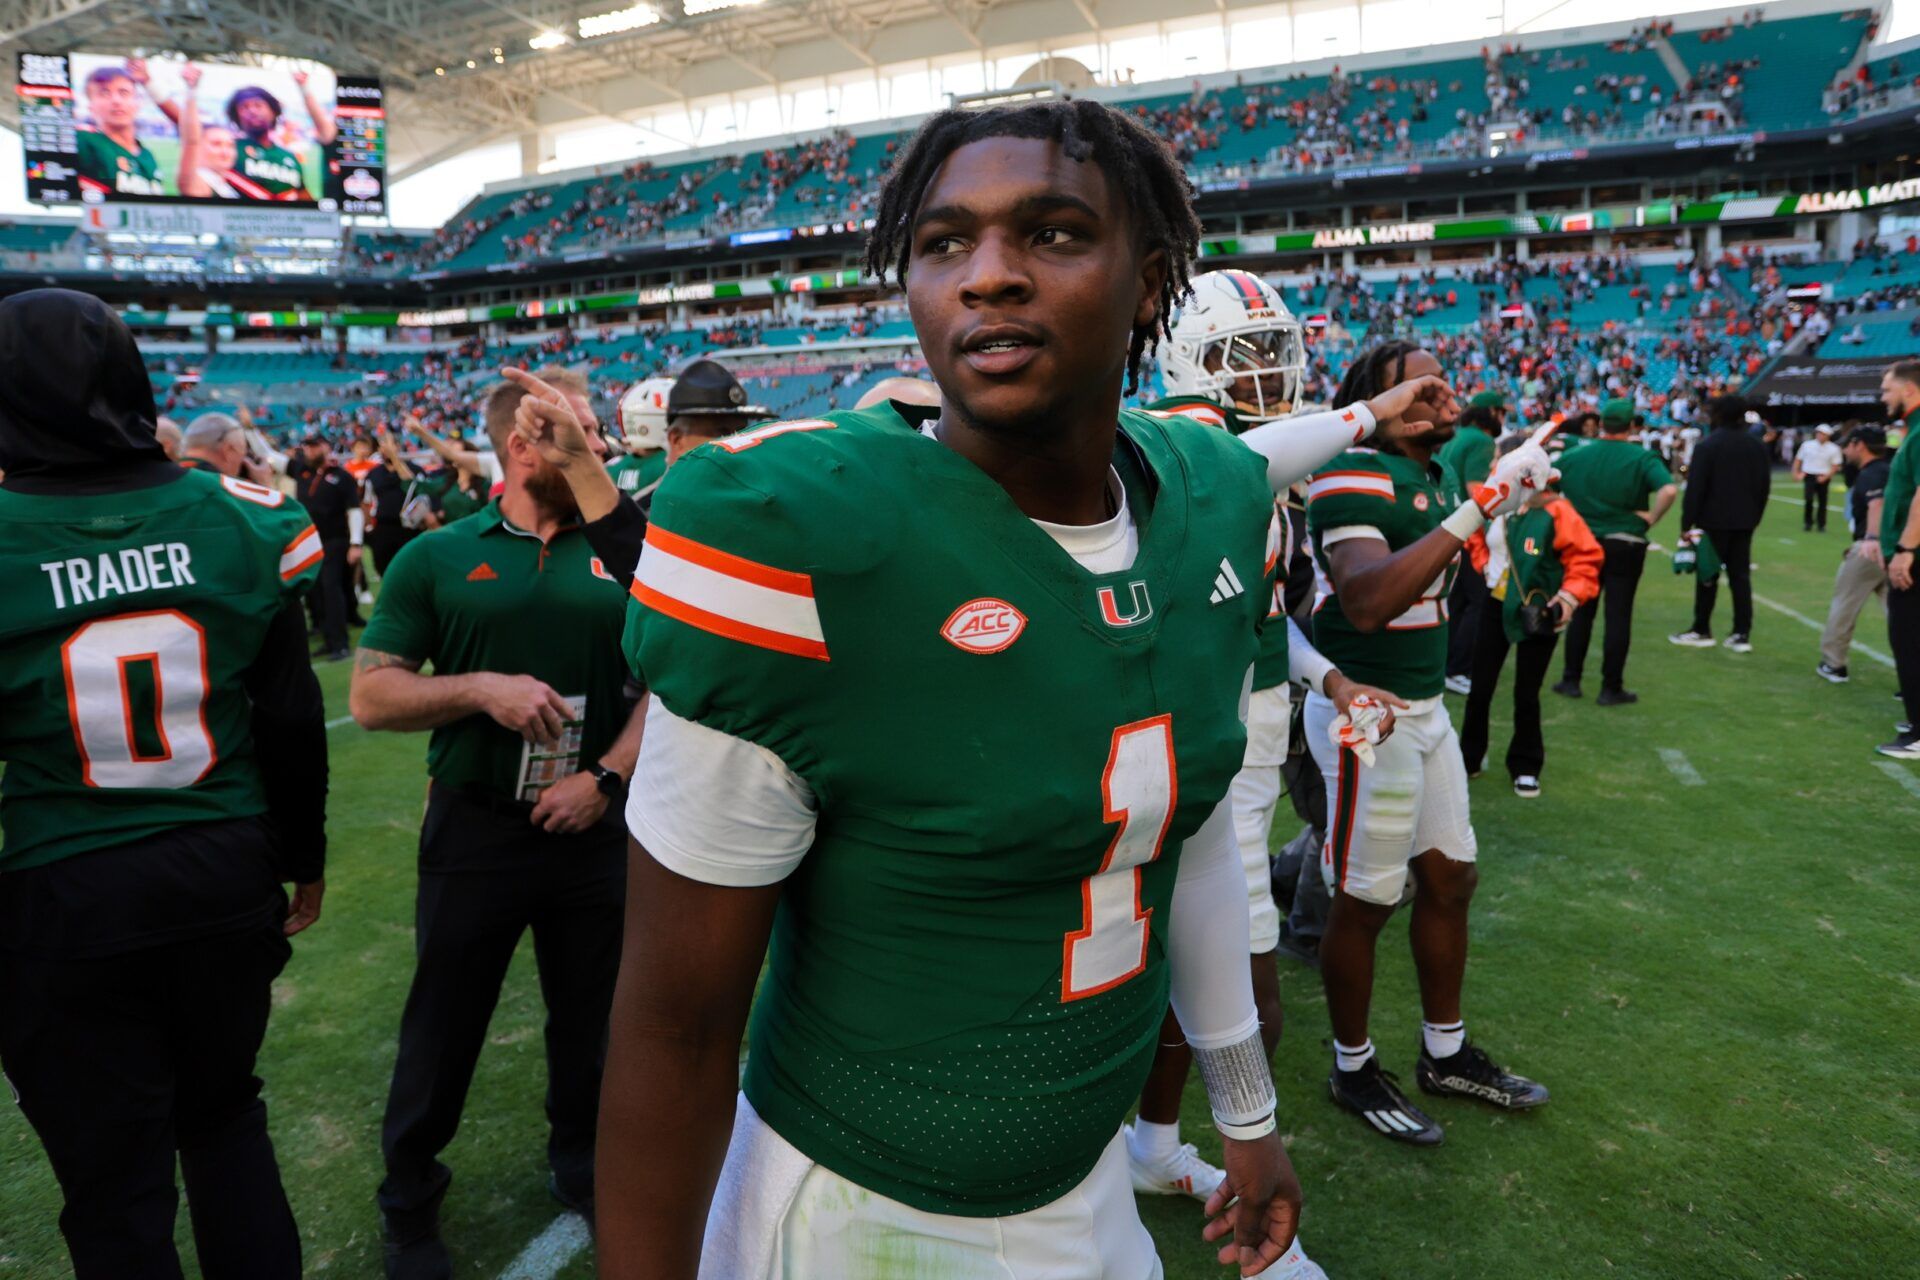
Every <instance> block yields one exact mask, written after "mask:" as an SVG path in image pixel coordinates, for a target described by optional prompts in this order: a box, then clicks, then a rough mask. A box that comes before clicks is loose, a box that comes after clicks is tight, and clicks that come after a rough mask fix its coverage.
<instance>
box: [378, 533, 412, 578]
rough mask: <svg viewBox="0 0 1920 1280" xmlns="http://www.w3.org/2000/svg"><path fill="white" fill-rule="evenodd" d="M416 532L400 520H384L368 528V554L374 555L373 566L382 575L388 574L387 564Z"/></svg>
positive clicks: (391, 561)
mask: <svg viewBox="0 0 1920 1280" xmlns="http://www.w3.org/2000/svg"><path fill="white" fill-rule="evenodd" d="M414 532H415V531H414V530H412V529H409V528H407V527H406V526H405V525H403V524H401V523H400V522H399V521H398V520H393V521H391V522H389V521H386V520H382V521H381V522H380V523H379V524H377V525H375V526H374V527H373V528H371V529H369V530H367V554H368V555H370V556H372V557H373V567H374V569H375V571H376V572H378V573H379V574H380V576H381V577H383V578H384V577H385V576H386V574H387V566H388V565H389V564H392V563H393V558H394V557H395V556H396V555H398V554H400V548H402V547H404V546H406V545H407V543H409V542H411V541H413V535H414Z"/></svg>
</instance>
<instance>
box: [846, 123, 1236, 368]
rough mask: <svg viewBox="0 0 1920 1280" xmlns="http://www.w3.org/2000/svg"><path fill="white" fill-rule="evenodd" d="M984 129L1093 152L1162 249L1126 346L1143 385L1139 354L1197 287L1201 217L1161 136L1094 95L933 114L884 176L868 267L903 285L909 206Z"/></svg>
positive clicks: (1077, 152) (1147, 243)
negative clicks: (1155, 300)
mask: <svg viewBox="0 0 1920 1280" xmlns="http://www.w3.org/2000/svg"><path fill="white" fill-rule="evenodd" d="M982 138H1043V139H1050V140H1052V141H1054V142H1057V143H1059V144H1060V149H1061V150H1062V151H1064V152H1066V154H1067V156H1068V158H1069V159H1073V160H1082V161H1083V160H1086V159H1088V158H1091V159H1092V160H1093V162H1094V163H1095V164H1097V165H1099V166H1100V170H1101V172H1103V173H1104V174H1106V176H1107V184H1108V185H1109V186H1110V187H1112V189H1113V191H1114V194H1115V195H1116V196H1118V197H1119V198H1120V199H1123V200H1125V201H1126V202H1127V209H1128V212H1129V214H1130V215H1131V217H1132V219H1133V231H1134V235H1135V237H1136V238H1137V240H1138V242H1139V244H1140V245H1141V247H1142V248H1143V249H1144V250H1146V251H1147V252H1152V251H1153V250H1155V249H1159V250H1160V251H1162V252H1163V253H1164V254H1165V255H1166V259H1167V278H1166V283H1165V284H1163V285H1162V286H1161V287H1160V298H1159V305H1158V306H1157V308H1156V309H1155V312H1154V318H1153V319H1152V320H1150V321H1148V322H1147V323H1146V324H1144V325H1141V326H1139V327H1138V328H1136V329H1135V330H1134V331H1133V340H1132V342H1131V343H1130V344H1129V346H1128V348H1127V393H1128V394H1129V395H1131V394H1132V393H1133V392H1134V391H1135V390H1137V389H1138V388H1139V385H1140V361H1141V357H1142V356H1143V355H1144V354H1145V353H1146V352H1147V351H1148V350H1150V349H1151V348H1152V347H1153V346H1155V345H1156V344H1157V343H1158V342H1159V340H1160V338H1161V336H1162V335H1164V334H1167V333H1168V332H1169V326H1170V325H1171V323H1172V318H1173V311H1174V308H1175V307H1176V306H1177V305H1178V304H1179V303H1180V302H1181V300H1182V299H1184V298H1186V297H1187V295H1188V294H1189V293H1191V292H1192V290H1191V289H1190V287H1189V286H1188V283H1187V278H1188V268H1189V266H1190V264H1191V263H1192V262H1193V259H1194V256H1195V255H1196V254H1197V253H1198V252H1199V250H1200V219H1199V218H1198V217H1197V216H1195V214H1194V212H1193V184H1192V183H1190V182H1188V181H1187V174H1186V170H1184V169H1182V168H1181V167H1180V162H1179V161H1177V160H1175V159H1174V158H1173V153H1172V152H1171V151H1169V150H1168V149H1167V146H1166V144H1165V143H1164V142H1162V141H1160V139H1158V138H1156V137H1154V136H1153V134H1151V133H1149V132H1147V130H1146V128H1145V127H1144V126H1142V125H1141V124H1139V123H1138V122H1137V121H1135V120H1134V119H1133V117H1132V116H1128V115H1124V114H1122V113H1121V112H1118V111H1115V110H1113V109H1112V108H1110V107H1105V106H1102V105H1101V104H1100V103H1098V102H1094V101H1091V100H1090V99H1085V98H1081V99H1077V100H1072V101H1067V100H1055V101H1051V102H1034V103H1028V104H1026V105H1023V106H1017V107H994V108H990V109H988V110H984V111H959V110H947V111H942V112H940V113H938V114H937V115H934V116H932V117H930V118H929V119H928V120H927V122H926V123H925V124H923V125H921V126H920V131H919V132H918V133H916V134H914V135H913V140H912V141H911V142H909V143H908V144H907V149H906V151H905V152H904V153H903V154H902V155H901V156H900V158H899V159H898V160H897V161H896V162H895V163H894V166H893V169H892V170H891V171H890V172H889V173H888V174H887V176H886V177H885V179H883V180H882V182H881V184H880V201H879V206H878V207H877V208H876V209H875V210H874V225H873V234H872V235H870V236H869V237H868V238H867V260H866V267H867V272H868V274H869V275H873V276H878V277H880V278H881V279H883V280H884V279H885V278H886V275H887V272H888V271H890V270H891V271H892V272H893V273H894V275H895V276H896V277H897V278H898V279H899V281H900V282H901V283H902V284H905V283H906V279H907V259H908V257H909V256H910V255H911V253H912V249H913V235H912V230H913V228H912V223H913V215H914V213H915V211H917V210H918V209H919V207H920V201H921V199H922V198H923V197H924V196H925V195H926V191H927V186H928V184H929V183H930V182H932V180H933V175H934V174H935V173H936V172H937V171H938V170H939V168H940V166H941V165H942V164H944V163H945V162H946V159H947V157H948V156H950V155H952V154H953V153H954V152H955V151H958V150H959V149H960V148H961V147H963V146H965V145H966V144H967V143H969V142H978V141H979V140H980V139H982Z"/></svg>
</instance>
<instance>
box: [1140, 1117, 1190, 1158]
mask: <svg viewBox="0 0 1920 1280" xmlns="http://www.w3.org/2000/svg"><path fill="white" fill-rule="evenodd" d="M1179 1149H1180V1122H1179V1121H1178V1120H1175V1121H1174V1122H1173V1123H1172V1124H1155V1123H1154V1122H1153V1121H1151V1120H1135V1121H1134V1122H1133V1152H1134V1154H1135V1155H1137V1156H1139V1157H1140V1158H1141V1159H1143V1160H1152V1159H1160V1158H1165V1157H1167V1156H1171V1155H1172V1154H1173V1153H1174V1152H1176V1151H1178V1150H1179Z"/></svg>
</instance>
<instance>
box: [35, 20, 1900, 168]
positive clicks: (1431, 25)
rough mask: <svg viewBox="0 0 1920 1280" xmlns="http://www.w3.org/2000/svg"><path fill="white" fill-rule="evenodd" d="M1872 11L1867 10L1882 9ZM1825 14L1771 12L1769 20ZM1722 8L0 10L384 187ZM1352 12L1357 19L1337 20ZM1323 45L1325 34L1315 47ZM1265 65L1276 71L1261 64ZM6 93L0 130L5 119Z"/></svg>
mask: <svg viewBox="0 0 1920 1280" xmlns="http://www.w3.org/2000/svg"><path fill="white" fill-rule="evenodd" d="M1887 2H1888V0H1882V3H1883V4H1884V3H1887ZM1838 7H1842V5H1841V3H1839V2H1838V0H1775V2H1774V3H1772V4H1769V5H1768V6H1767V11H1768V13H1769V16H1774V15H1776V14H1782V13H1784V12H1786V11H1805V10H1807V9H1833V8H1838ZM1721 8H1725V9H1727V10H1728V12H1738V9H1739V5H1738V4H1737V3H1735V4H1718V5H1716V4H1713V3H1711V0H1667V3H1665V4H1657V3H1648V2H1646V0H1447V3H1444V4H1436V3H1433V2H1432V0H1278V3H1276V0H0V55H4V56H0V65H4V66H5V68H6V70H5V73H4V74H6V75H7V76H11V75H12V74H13V70H14V65H15V63H14V58H13V56H12V55H14V54H15V53H17V52H20V51H23V50H34V51H38V52H58V51H61V50H65V49H80V50H87V51H93V52H119V51H127V52H148V53H154V52H180V53H186V54H189V55H197V56H215V55H217V56H222V57H229V58H231V57H236V56H237V57H241V58H248V57H255V58H259V57H272V56H275V55H280V56H288V57H295V58H310V59H314V60H317V61H320V62H325V63H328V64H330V65H332V66H334V67H336V68H338V69H340V70H342V71H347V72H355V73H362V74H365V73H368V72H371V73H374V74H378V75H379V76H381V78H382V79H383V80H384V81H385V83H386V85H387V88H388V94H389V112H388V115H389V119H390V121H391V124H390V128H389V134H388V152H389V156H388V161H389V170H390V175H391V178H392V179H393V180H398V179H400V178H403V177H405V176H407V175H408V174H409V173H411V172H417V171H418V170H420V169H422V168H424V167H426V166H427V165H430V164H433V163H435V162H437V161H439V160H443V159H447V158H449V157H451V156H454V155H458V154H460V153H461V152H462V151H464V150H466V149H469V148H471V147H474V146H477V145H479V144H481V143H483V142H486V141H489V140H493V139H498V138H502V137H508V136H513V135H516V134H521V135H524V134H527V133H531V132H535V131H537V130H542V129H553V128H558V127H570V126H576V125H590V124H593V123H595V122H599V123H625V122H627V121H629V120H631V119H632V118H633V117H635V116H637V115H639V114H641V113H644V112H651V111H655V110H658V109H659V108H661V107H663V106H670V105H672V104H675V103H683V104H684V103H689V102H692V101H694V100H697V99H701V98H710V97H712V96H713V95H718V94H729V93H741V92H755V91H758V92H764V91H766V90H767V89H769V88H777V87H784V86H788V85H792V84H793V83H794V82H796V81H805V80H808V79H813V78H817V77H821V76H833V75H840V74H845V73H853V74H859V73H860V72H862V71H863V70H865V71H868V72H874V73H877V72H878V71H879V70H880V69H881V68H883V67H897V66H899V65H900V64H902V63H907V64H911V63H914V62H917V61H924V60H926V59H933V58H942V57H949V56H953V55H965V54H969V53H977V54H978V55H979V56H981V57H983V58H984V57H987V56H989V54H990V53H991V54H993V55H994V56H1002V55H1005V54H1012V53H1016V52H1019V51H1021V50H1022V49H1023V48H1025V49H1032V50H1035V51H1036V52H1037V51H1040V50H1043V49H1047V48H1062V47H1066V46H1069V45H1079V44H1086V43H1099V42H1102V41H1103V40H1105V39H1106V38H1108V37H1109V36H1110V35H1111V34H1112V33H1117V32H1121V31H1124V30H1127V29H1135V28H1139V27H1141V26H1142V25H1143V24H1147V25H1150V24H1171V23H1178V22H1206V21H1217V22H1222V23H1224V22H1226V21H1228V20H1229V18H1230V17H1231V18H1239V17H1240V16H1242V15H1245V16H1249V17H1250V16H1252V15H1253V14H1254V13H1255V12H1262V13H1268V12H1279V13H1282V14H1284V15H1287V16H1289V17H1292V18H1293V19H1294V21H1295V23H1296V28H1295V29H1297V30H1298V29H1304V28H1303V27H1301V26H1299V25H1298V24H1303V23H1312V24H1314V26H1315V29H1316V30H1317V29H1319V28H1320V27H1321V26H1322V25H1325V24H1329V23H1330V24H1332V25H1333V26H1339V25H1340V24H1342V23H1344V24H1345V26H1346V28H1348V29H1351V30H1353V31H1354V32H1355V33H1356V36H1357V47H1355V46H1353V45H1349V47H1345V48H1340V47H1334V45H1333V44H1331V43H1328V44H1327V45H1326V47H1314V48H1306V47H1297V48H1295V49H1294V50H1292V51H1291V54H1290V56H1291V57H1292V58H1296V59H1302V60H1305V59H1311V58H1314V57H1317V56H1323V55H1336V56H1338V55H1344V54H1351V53H1355V52H1360V51H1362V50H1363V49H1364V50H1383V49H1392V48H1407V47H1420V46H1423V45H1426V44H1428V43H1442V42H1447V41H1458V40H1481V39H1497V38H1498V37H1499V36H1500V35H1502V34H1503V33H1506V32H1526V31H1532V32H1537V31H1544V30H1552V29H1557V28H1563V27H1569V26H1573V25H1576V24H1578V23H1581V22H1608V23H1619V22H1623V21H1628V20H1632V19H1637V18H1640V17H1642V16H1646V15H1649V14H1654V13H1660V14H1674V13H1678V12H1685V11H1688V10H1696V11H1697V10H1702V9H1712V10H1714V11H1715V12H1716V13H1717V11H1718V10H1719V9H1721ZM1355 15H1357V20H1356V19H1355ZM1329 40H1331V37H1329ZM1275 60H1276V61H1279V60H1283V58H1281V57H1276V59H1275ZM16 102H17V97H16V95H14V94H12V93H9V94H7V95H6V99H5V103H4V104H0V113H3V114H0V118H4V119H7V120H8V121H9V122H10V121H11V119H12V116H13V113H14V111H15V110H16V107H15V104H16Z"/></svg>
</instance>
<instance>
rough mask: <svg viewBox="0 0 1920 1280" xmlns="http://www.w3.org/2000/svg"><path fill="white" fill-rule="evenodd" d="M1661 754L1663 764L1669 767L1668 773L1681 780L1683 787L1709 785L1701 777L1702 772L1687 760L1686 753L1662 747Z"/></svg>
mask: <svg viewBox="0 0 1920 1280" xmlns="http://www.w3.org/2000/svg"><path fill="white" fill-rule="evenodd" d="M1659 752H1660V760H1661V762H1662V763H1663V764H1665V765H1666V766H1667V772H1669V773H1671V774H1672V775H1673V776H1674V777H1676V778H1678V779H1680V785H1681V786H1683V787H1704V786H1706V785H1707V780H1706V779H1705V778H1703V777H1701V776H1700V771H1699V770H1698V769H1696V768H1694V767H1693V762H1692V761H1691V760H1689V759H1687V753H1686V752H1684V751H1680V750H1677V749H1675V748H1673V747H1661V748H1659Z"/></svg>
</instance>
